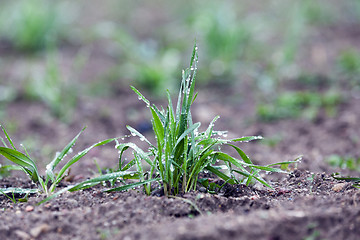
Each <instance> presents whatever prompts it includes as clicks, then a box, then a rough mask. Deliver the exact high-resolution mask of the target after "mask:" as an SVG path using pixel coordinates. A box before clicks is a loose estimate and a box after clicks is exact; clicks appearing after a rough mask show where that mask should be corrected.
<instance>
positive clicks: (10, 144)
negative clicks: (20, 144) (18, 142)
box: [0, 124, 16, 150]
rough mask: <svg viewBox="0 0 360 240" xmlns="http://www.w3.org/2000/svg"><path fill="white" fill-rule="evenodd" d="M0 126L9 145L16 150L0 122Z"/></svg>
mask: <svg viewBox="0 0 360 240" xmlns="http://www.w3.org/2000/svg"><path fill="white" fill-rule="evenodd" d="M0 127H1V129H2V130H3V132H4V134H5V136H6V139H7V140H8V141H9V143H10V145H11V146H12V148H13V149H14V150H16V147H15V145H14V143H13V141H12V140H11V138H10V136H9V134H8V133H7V132H6V130H5V128H4V127H3V126H2V125H1V124H0ZM5 146H6V144H5Z"/></svg>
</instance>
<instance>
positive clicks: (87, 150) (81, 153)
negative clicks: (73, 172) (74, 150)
mask: <svg viewBox="0 0 360 240" xmlns="http://www.w3.org/2000/svg"><path fill="white" fill-rule="evenodd" d="M116 139H117V138H110V139H106V140H104V141H101V142H98V143H95V144H93V145H92V146H90V147H88V148H86V149H85V150H83V151H81V152H79V153H78V154H77V155H76V156H74V157H73V158H72V159H70V160H69V161H68V162H67V163H66V164H65V166H64V167H62V168H61V170H60V171H59V173H58V174H57V176H56V179H55V182H54V184H58V183H59V182H60V181H61V179H63V177H64V174H65V172H66V170H67V169H69V167H71V165H73V164H74V163H76V162H77V161H79V160H80V159H81V158H82V157H84V156H85V155H86V154H87V153H88V152H89V151H90V150H91V149H93V148H95V147H98V146H102V145H105V144H107V143H110V142H112V141H115V140H116Z"/></svg>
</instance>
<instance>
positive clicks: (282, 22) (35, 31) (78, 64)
mask: <svg viewBox="0 0 360 240" xmlns="http://www.w3.org/2000/svg"><path fill="white" fill-rule="evenodd" d="M195 41H196V43H197V45H198V47H199V65H198V74H197V91H199V92H200V94H199V98H198V99H197V101H196V104H195V106H194V107H195V111H194V117H195V119H196V120H197V121H201V122H205V125H206V124H207V123H208V122H209V121H210V120H211V119H212V118H213V117H214V116H215V115H217V114H219V115H221V116H222V120H220V123H219V129H228V130H230V131H232V132H234V133H236V134H238V135H241V134H251V135H253V134H263V132H261V128H262V127H259V126H257V127H256V129H255V130H256V131H255V130H254V131H252V132H246V133H244V130H248V129H247V127H248V126H249V125H251V126H253V125H254V124H257V123H259V124H263V123H271V124H272V123H275V124H276V123H277V122H278V121H280V120H283V119H299V120H301V121H304V122H310V123H314V125H316V124H319V123H321V122H322V121H323V119H324V118H333V117H336V116H339V111H340V110H341V107H342V106H344V104H347V103H348V102H349V101H351V99H359V98H360V77H359V76H360V75H359V74H360V44H359V43H360V1H357V0H346V1H336V0H319V1H312V0H301V1H300V0H295V1H287V0H276V1H265V0H258V1H245V0H241V1H239V0H237V1H235V0H229V1H213V0H207V1H205V0H192V1H187V0H186V1H165V0H151V1H149V0H148V1H140V0H135V1H123V0H104V1H95V0H78V1H70V0H57V1H55V0H53V1H52V0H17V1H11V0H2V1H1V7H0V123H2V124H4V125H6V129H7V130H8V132H9V133H10V134H11V135H12V136H14V138H15V141H16V139H20V140H19V141H16V142H22V143H24V145H26V146H27V148H28V149H29V151H31V152H32V153H33V154H34V156H35V158H38V159H42V157H41V156H52V154H53V152H54V151H55V150H57V149H59V148H60V147H61V146H62V145H64V144H66V142H67V141H68V140H69V139H70V138H71V137H72V136H73V134H74V132H78V131H79V129H81V128H82V127H84V126H85V125H87V126H88V130H87V132H88V133H84V134H88V135H87V136H86V137H85V139H86V142H85V143H79V144H83V145H86V143H87V142H94V141H98V140H99V138H108V137H113V136H122V135H124V134H128V133H127V132H126V128H125V125H126V124H130V125H132V126H133V127H135V128H136V129H138V130H140V131H142V132H146V131H147V130H149V129H150V128H151V124H150V123H149V121H148V119H149V118H148V115H146V113H147V112H146V113H144V112H145V111H146V110H147V109H146V108H145V109H143V105H142V104H141V103H140V102H139V101H137V97H136V96H135V95H134V94H133V93H132V92H131V90H130V88H129V85H134V86H135V87H136V88H138V89H139V90H140V91H141V92H142V93H144V95H146V96H147V97H148V98H149V99H150V100H152V101H154V102H157V103H160V104H161V103H162V102H161V101H162V100H163V99H165V98H166V95H165V90H166V89H169V91H170V92H172V93H174V94H176V92H177V89H178V87H179V83H180V78H181V69H183V68H186V67H187V66H188V62H189V60H190V55H191V51H192V47H193V44H194V42H195ZM350 120H351V119H350ZM350 120H349V121H350ZM221 121H223V122H221ZM259 129H260V130H259ZM250 130H251V129H250ZM250 130H249V131H250ZM257 131H259V132H257ZM299 131H300V130H299ZM304 131H305V130H304ZM254 132H255V133H254ZM286 133H287V132H286ZM266 134H267V135H268V136H265V137H267V140H266V141H264V144H265V145H268V146H269V147H273V146H275V145H277V144H279V143H281V142H282V141H283V139H285V136H283V134H282V133H275V134H273V135H271V134H272V133H268V132H267V133H266ZM284 134H285V133H284ZM296 134H297V133H294V134H293V135H296ZM352 134H353V135H354V136H352V138H351V140H349V141H352V142H351V143H353V144H357V143H358V142H359V137H358V135H357V134H356V133H352ZM298 135H301V133H299V134H298ZM304 137H305V138H307V137H308V136H307V135H304ZM317 137H318V136H316V138H317ZM289 138H293V136H289ZM324 138H325V139H328V137H324ZM308 141H309V142H313V141H314V139H311V138H309V139H308ZM310 144H312V143H310ZM284 146H285V147H284V149H283V150H284V151H285V150H286V152H287V151H288V149H287V147H288V146H287V144H286V141H285V143H284ZM346 146H349V147H351V146H352V145H351V144H350V145H349V144H347V145H346ZM346 146H345V147H343V151H344V152H349V151H348V150H347V149H348V148H346ZM339 148H340V145H339ZM324 149H325V148H324ZM326 149H327V150H326V151H327V152H326V151H325V152H324V153H323V152H322V153H323V154H325V155H329V154H338V155H341V157H342V155H343V153H342V152H341V151H340V153H338V152H337V150H333V149H330V148H329V147H327V148H326ZM352 149H355V148H352ZM269 151H270V152H272V149H270V150H269ZM292 151H293V152H294V153H295V152H296V153H299V154H301V153H303V152H304V151H305V150H304V149H302V150H299V149H295V147H294V149H293V150H292ZM294 153H293V154H294ZM106 154H107V153H104V155H106ZM95 155H96V154H95ZM272 155H273V152H272ZM315 155H316V154H315ZM315 155H314V156H315ZM353 155H354V156H355V155H356V156H357V154H356V153H351V154H350V155H349V157H353ZM111 156H112V155H111ZM279 156H281V157H282V156H283V152H281V153H280V154H279ZM314 156H312V157H314ZM316 156H317V155H316ZM316 156H315V157H316ZM346 156H347V155H346ZM95 157H96V156H95ZM273 158H277V157H276V155H273ZM339 159H340V160H341V161H340V160H339V161H340V162H341V164H340V163H339V164H337V165H339V166H340V165H341V166H342V165H344V164H342V162H346V163H347V162H349V160H348V158H339ZM344 159H345V160H344ZM354 159H355V158H354ZM356 159H357V158H356ZM289 160H290V159H289ZM44 161H46V160H44ZM339 161H338V162H339ZM333 162H334V161H333ZM354 164H355V163H354ZM356 164H357V163H356ZM356 164H355V165H356ZM333 165H335V164H333Z"/></svg>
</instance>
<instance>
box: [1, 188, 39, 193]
mask: <svg viewBox="0 0 360 240" xmlns="http://www.w3.org/2000/svg"><path fill="white" fill-rule="evenodd" d="M37 192H39V190H38V189H26V188H13V187H9V188H0V194H9V193H16V194H29V193H37Z"/></svg>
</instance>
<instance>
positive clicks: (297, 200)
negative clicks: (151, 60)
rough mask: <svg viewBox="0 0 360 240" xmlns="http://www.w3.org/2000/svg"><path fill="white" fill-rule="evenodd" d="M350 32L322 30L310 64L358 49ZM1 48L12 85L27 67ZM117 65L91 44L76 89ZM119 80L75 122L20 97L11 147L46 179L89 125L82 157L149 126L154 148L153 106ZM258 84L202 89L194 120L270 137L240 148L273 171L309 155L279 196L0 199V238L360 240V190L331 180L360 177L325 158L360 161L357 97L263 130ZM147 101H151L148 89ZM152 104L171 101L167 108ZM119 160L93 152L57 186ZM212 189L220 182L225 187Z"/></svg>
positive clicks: (224, 193)
mask: <svg viewBox="0 0 360 240" xmlns="http://www.w3.org/2000/svg"><path fill="white" fill-rule="evenodd" d="M354 27H358V25H355V26H353V25H351V26H350V27H349V26H348V28H343V27H341V26H339V27H337V28H329V29H323V31H322V32H321V33H320V32H319V34H317V35H316V36H315V37H314V38H313V39H310V40H309V43H308V44H310V45H311V44H313V45H314V46H307V47H306V49H305V50H304V54H305V55H306V54H309V56H310V55H311V53H309V52H311V50H309V49H314V48H313V47H319V46H321V48H322V49H325V50H328V52H329V58H331V56H335V55H336V54H337V51H338V50H339V49H342V48H344V46H346V45H347V44H348V45H351V44H352V45H354V46H357V47H358V48H360V47H359V46H358V43H359V37H360V35H359V34H358V31H354ZM1 44H2V43H1V42H0V54H1V56H6V57H4V58H3V59H2V60H3V62H2V69H1V72H0V78H1V79H10V80H5V82H7V83H9V82H11V81H15V80H16V78H17V77H19V75H20V74H21V73H22V72H23V69H24V65H26V60H24V59H23V58H22V56H21V55H19V53H18V52H16V51H13V50H12V49H11V47H8V46H3V45H1ZM319 44H320V45H319ZM200 49H201V46H200ZM78 50H79V49H77V47H76V46H62V48H61V50H60V54H61V56H62V61H61V69H62V70H63V71H65V72H66V71H67V70H68V69H69V68H70V67H71V66H69V65H71V64H70V63H71V62H72V60H73V57H74V53H75V52H77V51H78ZM309 58H310V57H309ZM34 61H35V62H36V60H33V62H34ZM40 61H43V60H40ZM200 61H201V55H200ZM116 64H117V62H116V61H115V60H114V59H113V58H112V57H111V56H109V55H107V54H106V53H104V51H103V50H102V48H101V45H100V46H96V44H94V46H93V50H92V55H91V57H90V58H89V60H88V63H87V64H86V66H85V68H84V70H83V71H82V75H81V76H80V78H79V80H80V82H82V83H83V84H86V83H88V84H90V83H91V84H93V83H94V82H96V80H97V79H98V78H100V77H101V76H103V75H104V73H105V72H106V71H108V69H109V68H110V67H113V66H116ZM307 65H310V67H311V61H310V60H309V62H304V66H305V67H309V66H307ZM179 70H180V69H179ZM179 72H180V71H179ZM319 77H320V75H319ZM341 80H342V79H339V82H340V84H339V85H342V84H341ZM122 81H123V79H119V81H118V82H112V83H108V84H109V86H107V88H108V89H110V90H111V91H110V92H109V93H108V94H105V95H103V96H98V97H89V96H79V101H78V104H77V106H76V110H75V111H74V113H73V115H72V120H71V121H70V122H69V123H64V122H61V121H60V120H59V119H57V118H56V117H54V116H52V115H51V114H50V113H49V109H48V107H47V106H45V105H44V104H43V103H40V102H38V101H29V100H27V99H26V98H25V97H24V96H22V95H21V93H20V94H19V95H17V97H16V99H15V100H14V101H12V102H10V103H8V105H7V106H6V109H5V110H4V111H5V114H4V115H5V117H4V118H3V119H0V120H1V121H2V122H1V124H3V125H4V126H5V127H6V128H7V129H9V132H11V136H12V138H13V140H14V142H15V143H24V144H25V145H26V146H28V149H29V150H31V153H30V155H31V156H33V158H35V159H38V162H39V164H40V166H41V167H42V170H41V171H44V167H45V164H46V163H48V162H49V159H48V158H50V159H51V158H52V157H53V155H54V153H55V152H56V151H59V150H61V149H62V147H63V146H65V145H66V144H67V142H68V141H69V140H70V139H72V138H73V136H75V135H76V134H77V133H78V132H79V131H80V130H81V129H82V128H83V127H84V126H87V129H86V131H85V132H84V133H83V134H82V136H81V137H80V138H79V140H78V143H77V144H76V147H75V149H74V150H75V152H76V151H78V150H82V149H83V148H84V147H86V146H89V145H91V144H93V143H94V142H98V141H99V140H102V139H106V138H110V137H117V136H123V135H125V134H128V132H127V130H126V128H125V126H126V125H131V126H133V127H134V128H136V129H142V132H143V133H144V134H145V135H146V136H147V137H149V138H150V139H152V138H153V136H152V135H151V132H150V131H148V130H149V127H151V125H150V121H149V119H150V118H149V117H150V116H149V112H148V109H147V108H146V107H145V106H144V104H143V103H142V102H140V101H138V100H137V96H135V94H134V93H133V92H132V91H131V90H130V88H129V87H128V86H127V85H124V84H123V82H122ZM251 81H252V80H251V79H248V80H247V79H244V81H241V83H236V84H235V85H234V86H231V87H228V88H219V87H218V86H212V85H209V86H207V87H203V88H198V89H197V91H198V92H199V95H198V98H197V99H196V102H195V103H194V105H193V109H192V114H193V117H194V119H195V121H200V122H201V123H202V128H205V126H206V125H207V124H208V123H209V122H210V121H211V120H212V119H213V117H214V116H216V115H220V116H221V118H220V119H219V120H218V121H217V122H216V124H215V128H216V130H229V137H239V136H246V135H262V136H264V138H265V140H263V141H257V142H251V143H244V144H243V145H240V146H239V147H241V148H242V149H243V150H244V152H245V153H247V154H248V155H249V156H250V157H251V159H252V160H253V162H254V163H257V164H260V165H266V164H270V163H274V162H280V161H289V160H294V159H296V158H297V157H298V156H300V155H302V161H301V162H300V163H299V164H297V166H291V171H290V172H289V174H282V175H275V174H270V175H267V176H264V177H265V178H266V179H267V180H268V181H269V182H270V183H271V185H272V186H273V189H268V188H265V187H264V186H261V185H259V184H257V185H254V186H249V187H247V186H245V185H225V187H224V188H222V189H221V190H220V192H219V193H217V194H211V193H209V192H207V190H206V189H204V188H200V189H199V191H196V192H190V193H187V194H185V195H180V196H177V197H175V198H167V197H164V196H161V194H160V195H156V194H154V195H153V196H146V195H145V194H144V193H143V192H142V189H137V190H131V191H128V192H113V193H104V192H102V190H103V189H104V188H103V187H100V186H97V187H94V188H91V189H87V190H83V191H79V192H74V193H64V194H62V195H61V196H59V197H57V198H55V199H53V200H51V201H49V202H47V203H44V204H42V205H40V206H38V205H36V203H37V202H39V201H40V200H42V199H43V198H44V196H42V195H33V196H31V197H30V198H29V200H28V202H19V203H12V202H11V201H10V200H9V199H8V198H6V197H5V196H3V195H1V196H0V239H20V240H30V239H44V240H45V239H74V240H75V239H79V240H80V239H81V240H85V239H124V240H136V239H178V240H190V239H198V240H205V239H214V240H215V239H224V240H225V239H264V240H287V239H295V240H296V239H299V240H320V239H321V240H325V239H326V240H339V239H346V240H358V239H360V192H359V189H357V188H355V187H353V186H352V184H351V183H349V182H345V181H339V180H336V179H334V178H333V177H332V176H331V174H332V173H334V172H339V171H340V172H341V173H342V174H343V175H352V176H359V172H356V171H350V170H347V169H340V168H336V167H331V166H330V165H329V164H328V163H327V161H326V159H328V157H329V156H331V155H333V154H336V155H339V156H353V157H360V128H359V122H360V107H359V105H360V97H359V96H360V95H359V93H358V92H354V91H353V89H352V88H351V87H349V86H347V85H343V86H341V87H340V91H341V94H342V96H343V97H344V99H345V101H344V102H343V103H342V104H340V105H339V106H338V111H337V114H336V116H334V117H329V116H327V115H326V114H325V113H323V112H319V114H318V116H317V117H316V119H314V120H308V119H304V118H297V119H285V120H281V121H277V122H273V123H264V122H260V121H255V120H254V119H255V112H256V106H255V104H256V102H257V101H256V100H257V99H256V98H257V97H258V95H256V94H255V93H254V92H255V91H254V86H253V84H252V82H251ZM291 83H292V82H291V81H290V84H288V85H284V86H281V87H282V88H283V89H282V90H284V89H287V90H288V89H292V90H293V89H295V90H301V89H302V86H297V85H293V84H291ZM11 84H14V85H21V84H19V83H18V82H13V83H11ZM141 90H142V89H141ZM317 90H318V91H321V90H322V89H321V88H319V89H317ZM144 94H145V95H147V94H146V90H145V89H144ZM149 98H150V99H152V97H151V96H150V97H149ZM154 99H156V98H154ZM154 101H155V102H156V103H157V104H158V103H159V104H165V102H162V101H161V100H159V99H156V100H154ZM11 129H16V131H15V130H13V131H12V130H11ZM134 141H136V140H135V139H134ZM140 143H141V142H140ZM39 146H40V147H39ZM229 151H231V149H229ZM117 157H118V154H117V151H116V149H114V145H111V144H109V145H107V146H104V147H102V148H98V149H94V150H93V151H91V152H90V153H89V154H88V155H87V156H86V158H84V159H82V160H80V161H79V162H78V163H77V165H76V166H74V167H73V168H72V171H71V175H72V176H73V177H74V178H73V180H72V182H64V183H62V186H61V187H65V186H66V185H69V184H73V183H76V182H79V181H81V180H84V179H86V178H88V177H93V176H94V172H96V171H97V170H96V166H95V164H94V161H93V160H94V159H96V160H97V162H98V164H99V165H100V166H101V167H103V168H105V167H112V168H113V167H114V166H116V164H117V160H118V159H117ZM1 161H3V159H1ZM1 163H2V162H1ZM213 181H214V182H217V183H219V184H220V183H221V180H219V179H213ZM0 187H1V188H5V187H34V186H33V184H32V183H31V182H30V181H27V180H26V178H25V176H24V175H22V174H14V175H13V176H12V177H8V178H3V179H0Z"/></svg>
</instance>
